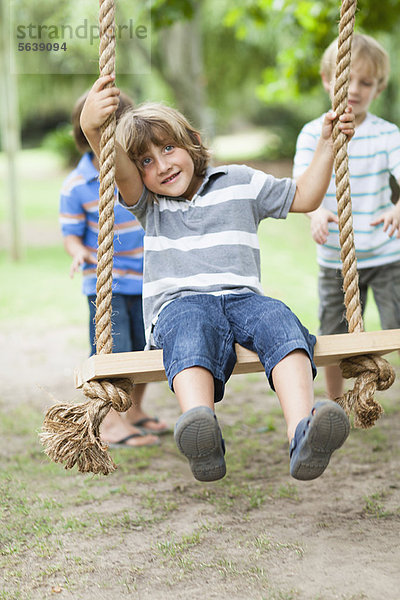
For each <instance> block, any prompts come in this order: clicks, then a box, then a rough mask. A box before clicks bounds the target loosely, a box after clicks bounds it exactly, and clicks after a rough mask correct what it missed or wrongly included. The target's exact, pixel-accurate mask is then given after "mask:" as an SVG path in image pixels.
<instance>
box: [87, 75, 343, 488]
mask: <svg viewBox="0 0 400 600" xmlns="http://www.w3.org/2000/svg"><path fill="white" fill-rule="evenodd" d="M111 81H113V76H105V77H101V78H100V79H98V80H97V82H96V83H95V84H94V86H93V87H92V90H91V91H90V93H89V96H88V99H87V101H86V104H85V107H84V109H83V111H82V115H81V126H82V129H83V131H84V133H85V135H86V137H87V139H88V140H89V142H90V144H91V146H92V148H93V149H94V151H95V153H96V154H97V153H98V152H99V142H100V127H101V125H102V123H103V122H104V121H105V119H106V118H107V117H108V115H109V114H111V113H112V112H114V111H115V110H116V108H117V106H118V96H119V91H118V89H116V88H113V87H111V88H105V87H104V86H105V85H106V84H107V83H109V82H111ZM334 118H335V115H333V114H329V115H327V116H326V118H325V120H324V123H323V126H322V134H321V140H320V143H319V147H318V151H317V152H316V154H315V157H314V160H313V163H312V165H311V166H310V168H309V170H308V171H307V172H306V173H305V174H304V175H303V177H302V178H300V179H299V181H298V182H297V184H296V183H295V182H294V181H292V180H291V179H283V180H277V179H275V178H274V177H272V176H270V175H266V174H265V173H262V172H261V171H255V170H253V169H250V168H248V167H245V166H238V165H232V166H229V167H221V168H217V169H211V168H209V167H208V161H209V154H208V151H207V149H206V148H205V147H204V145H203V143H202V141H201V138H200V135H199V133H198V132H197V131H196V130H195V129H193V128H192V127H191V126H190V124H189V123H188V122H187V120H186V119H185V118H184V117H183V115H181V114H180V113H179V112H178V111H176V110H174V109H172V108H169V107H166V106H163V105H159V104H155V105H154V104H146V105H143V106H142V107H138V108H137V109H134V110H132V111H128V112H127V113H125V115H124V116H123V117H122V119H121V120H120V122H119V124H118V128H117V140H118V142H117V145H116V181H117V185H118V188H119V191H120V194H121V197H122V199H123V200H121V203H122V204H123V205H125V206H127V207H128V208H129V209H130V210H132V211H133V212H134V213H135V214H136V215H137V217H138V219H139V220H140V221H141V223H142V224H143V226H144V227H145V231H146V235H145V273H144V287H143V300H144V316H145V328H146V335H147V343H148V346H153V347H158V348H162V349H163V357H164V366H165V370H166V374H167V377H168V381H169V384H170V387H171V389H172V390H173V391H174V392H175V394H176V396H177V398H178V401H179V404H180V407H181V409H182V413H183V414H182V415H181V417H180V418H179V419H178V422H177V423H176V426H175V434H174V435H175V440H176V443H177V445H178V448H179V449H180V451H181V452H182V453H183V454H184V455H185V456H186V457H187V458H188V460H189V464H190V467H191V469H192V472H193V474H194V476H195V477H196V478H197V479H199V480H201V481H213V480H216V479H220V478H221V477H223V476H224V475H225V471H226V465H225V459H224V453H225V448H224V442H223V439H222V434H221V430H220V428H219V425H218V422H217V419H216V416H215V413H214V403H215V402H217V401H219V400H221V399H222V397H223V392H224V385H225V383H226V381H227V380H228V378H229V376H230V374H231V372H232V369H233V367H234V364H235V360H236V356H235V351H234V344H235V342H238V343H240V344H242V345H243V346H245V347H247V348H249V349H251V350H254V351H256V352H257V353H258V356H259V358H260V360H261V362H262V363H263V365H264V367H265V372H266V375H267V377H268V380H269V383H270V385H271V387H272V388H273V389H274V390H275V391H276V393H277V395H278V398H279V401H280V403H281V406H282V409H283V413H284V416H285V419H286V423H287V434H288V439H289V442H290V471H291V474H292V475H293V476H294V477H296V478H297V479H314V478H315V477H318V476H319V475H321V474H322V473H323V471H324V470H325V468H326V466H327V464H328V462H329V459H330V456H331V454H332V452H333V451H334V450H335V449H336V448H338V447H340V446H341V445H342V444H343V442H344V441H345V439H346V437H347V435H348V433H349V422H348V418H347V416H346V414H345V413H344V411H343V410H342V409H341V408H340V406H339V405H338V404H336V403H334V402H332V401H325V402H317V403H316V404H314V405H313V376H315V372H316V370H315V365H314V363H313V347H314V344H315V337H314V336H312V335H310V334H309V332H308V331H307V330H306V329H305V327H303V325H302V324H301V323H300V322H299V320H298V319H297V317H296V316H295V315H294V314H293V313H292V312H291V311H290V309H289V308H288V307H286V306H285V305H284V304H283V303H281V302H280V301H278V300H275V299H273V298H267V297H265V296H263V295H262V290H261V285H260V252H259V246H258V240H257V227H258V223H259V221H260V220H261V219H263V218H266V217H268V216H271V217H274V218H285V216H286V215H287V213H288V212H289V211H292V212H308V211H310V210H313V209H315V208H317V207H318V206H319V204H320V202H321V201H322V198H323V196H324V193H325V191H326V189H327V187H328V184H329V180H330V177H331V172H332V166H333V153H332V142H331V132H332V121H333V119H334ZM340 128H341V129H342V131H344V133H345V134H346V135H348V136H349V137H351V135H352V134H353V130H354V117H353V115H352V113H351V109H349V110H348V111H346V113H345V114H344V115H342V116H341V117H340Z"/></svg>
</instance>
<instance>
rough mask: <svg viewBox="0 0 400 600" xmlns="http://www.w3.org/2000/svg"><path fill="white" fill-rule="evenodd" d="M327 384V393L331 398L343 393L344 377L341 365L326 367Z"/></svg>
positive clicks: (338, 396) (333, 398)
mask: <svg viewBox="0 0 400 600" xmlns="http://www.w3.org/2000/svg"><path fill="white" fill-rule="evenodd" d="M325 385H326V393H327V394H328V398H330V399H331V400H335V399H336V398H340V396H342V395H343V387H344V385H343V377H342V371H341V369H340V367H339V365H329V366H328V367H325Z"/></svg>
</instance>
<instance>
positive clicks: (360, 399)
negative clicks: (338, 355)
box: [332, 0, 395, 428]
mask: <svg viewBox="0 0 400 600" xmlns="http://www.w3.org/2000/svg"><path fill="white" fill-rule="evenodd" d="M356 7H357V0H343V1H342V5H341V12H340V24H339V40H338V54H337V61H336V77H335V88H334V99H333V110H334V111H335V112H336V113H337V114H338V115H339V116H340V115H341V114H343V112H344V110H345V108H346V106H347V96H348V88H349V80H350V59H351V40H352V37H353V30H354V20H355V12H356ZM332 135H333V144H334V155H335V176H336V199H337V204H338V217H339V240H340V248H341V252H340V256H341V260H342V274H343V290H344V303H345V306H346V318H347V322H348V330H349V333H353V332H361V331H363V330H364V326H363V319H362V313H361V302H360V291H359V284H358V272H357V259H356V252H355V246H354V233H353V218H352V211H351V196H350V178H349V167H348V155H347V137H346V136H345V134H344V133H342V132H341V131H340V130H339V127H338V123H337V122H336V124H335V126H334V128H333V134H332ZM340 368H341V370H342V375H343V377H345V378H346V379H348V378H351V377H356V378H357V379H356V381H355V385H354V388H353V389H352V390H350V391H348V392H346V393H345V394H344V395H343V396H342V397H341V398H337V400H336V401H337V402H338V403H339V404H340V405H341V406H342V407H343V408H344V409H345V411H346V412H347V414H350V412H351V411H352V410H353V411H354V425H355V426H356V427H362V428H368V427H372V425H373V424H374V423H375V421H376V420H377V419H378V418H379V416H380V415H381V413H382V412H383V409H382V407H381V406H380V404H379V403H378V402H377V401H376V400H375V399H374V393H375V391H376V389H378V390H385V389H387V388H389V387H390V386H391V385H392V383H393V381H394V378H395V375H394V371H393V368H392V367H391V365H390V364H389V363H388V362H387V361H386V360H385V359H384V358H381V357H380V356H372V355H363V356H357V357H354V358H351V359H346V360H343V361H341V363H340Z"/></svg>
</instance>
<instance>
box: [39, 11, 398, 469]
mask: <svg viewBox="0 0 400 600" xmlns="http://www.w3.org/2000/svg"><path fill="white" fill-rule="evenodd" d="M355 10H356V1H355V0H343V2H342V7H341V19H340V26H339V32H340V35H339V52H338V60H337V70H336V85H335V98H334V106H333V108H334V110H335V111H336V112H337V114H338V115H340V114H341V113H342V112H343V111H344V110H345V107H346V105H347V91H348V81H349V71H350V50H351V39H352V35H353V27H354V15H355ZM99 21H100V51H99V53H100V58H99V65H100V75H107V74H110V73H114V71H115V6H114V0H100V15H99ZM333 139H334V152H335V173H336V187H337V198H338V215H339V230H340V245H341V248H342V250H341V257H342V262H343V278H344V285H343V287H344V292H345V304H346V310H347V313H346V315H347V320H348V323H349V332H354V331H362V330H363V324H362V316H361V306H360V296H359V289H358V274H357V267H356V257H355V249H354V239H353V227H352V215H351V199H350V185H349V174H348V158H347V138H346V136H345V135H344V134H342V133H341V132H340V131H339V130H338V128H337V127H334V131H333ZM100 148H101V154H100V203H99V237H98V242H99V243H98V254H97V260H98V264H97V290H96V291H97V301H96V351H97V354H102V353H106V354H108V353H111V352H112V331H111V297H112V262H113V238H114V232H113V228H114V190H115V181H114V176H115V116H114V115H112V116H111V117H109V119H108V120H107V121H106V123H105V124H104V126H103V127H102V132H101V143H100ZM341 368H342V372H343V376H344V377H345V378H349V377H357V379H356V382H355V385H354V389H353V390H352V391H351V392H347V393H346V394H345V395H344V396H343V397H342V398H339V399H338V400H337V401H338V402H339V403H340V404H341V405H342V406H343V407H344V408H345V410H346V411H347V412H348V413H350V411H351V410H354V413H355V425H356V426H361V427H370V426H371V425H373V423H374V422H375V420H376V419H377V418H378V417H379V415H380V414H381V412H382V408H381V407H380V405H379V404H378V403H377V402H376V401H375V400H374V398H373V395H374V392H375V390H376V389H379V390H383V389H387V388H388V387H389V386H390V385H391V384H392V383H393V381H394V373H393V369H392V368H391V366H390V365H389V364H388V363H387V361H385V360H384V359H382V358H380V357H376V356H369V355H368V356H362V357H355V358H352V359H347V360H346V361H342V363H341ZM83 393H84V395H85V396H86V398H87V400H86V402H84V403H82V404H78V405H68V404H58V405H55V406H53V407H51V408H50V409H49V410H48V412H47V414H46V416H45V420H44V423H43V428H42V432H41V435H40V437H41V441H42V443H43V445H44V449H45V452H46V453H47V454H48V456H49V457H50V458H51V459H52V460H54V461H55V462H61V463H64V465H65V468H66V469H70V468H72V467H73V466H74V465H77V468H78V471H81V472H92V473H102V474H104V475H108V474H109V473H111V472H112V471H113V470H114V469H115V464H114V462H113V460H112V459H111V457H110V455H109V454H108V452H107V444H104V443H103V442H102V441H101V439H100V432H99V429H100V424H101V422H102V421H103V419H104V417H105V416H106V415H107V413H108V412H109V410H110V408H111V407H113V408H115V409H116V410H117V411H119V412H124V411H126V410H128V408H129V407H130V406H131V393H132V382H131V380H130V379H119V380H118V379H112V380H99V381H90V382H87V383H85V384H84V385H83Z"/></svg>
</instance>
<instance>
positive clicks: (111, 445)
mask: <svg viewBox="0 0 400 600" xmlns="http://www.w3.org/2000/svg"><path fill="white" fill-rule="evenodd" d="M138 437H144V436H143V433H131V435H127V436H126V437H124V438H122V440H118V442H112V443H111V442H110V443H109V444H108V447H109V448H135V449H136V448H149V447H150V446H159V444H160V440H157V441H154V442H151V443H150V444H142V445H140V446H132V445H131V444H127V443H126V442H127V441H128V440H131V439H133V438H138Z"/></svg>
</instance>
